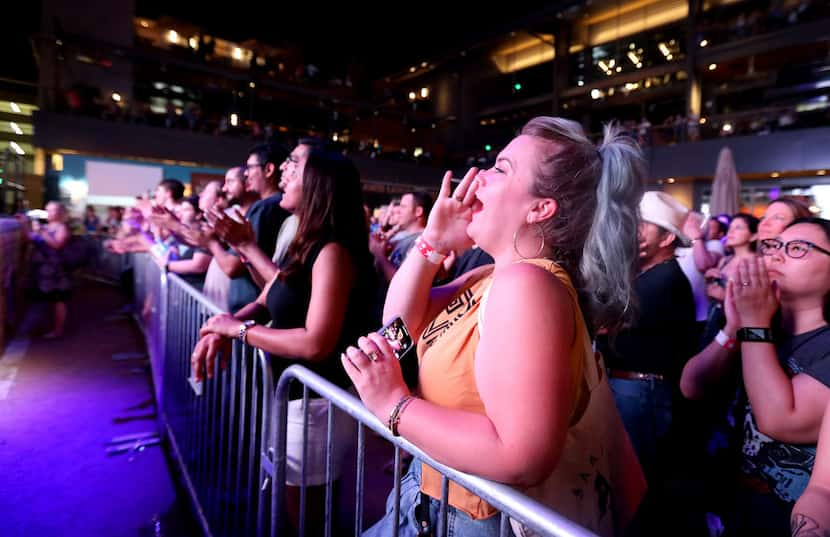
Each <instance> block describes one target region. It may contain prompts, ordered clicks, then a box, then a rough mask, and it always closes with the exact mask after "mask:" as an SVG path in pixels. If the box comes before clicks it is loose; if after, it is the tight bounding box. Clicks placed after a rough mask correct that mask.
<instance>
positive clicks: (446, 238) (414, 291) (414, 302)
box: [383, 168, 478, 334]
mask: <svg viewBox="0 0 830 537" xmlns="http://www.w3.org/2000/svg"><path fill="white" fill-rule="evenodd" d="M477 173H478V170H477V169H476V168H470V171H468V172H467V174H466V175H465V176H464V178H463V179H462V180H461V183H460V184H459V185H458V186H457V187H456V189H455V192H454V194H453V196H452V197H451V196H450V192H451V179H452V173H451V172H447V173H446V174H444V179H443V181H442V183H441V190H440V192H439V193H438V199H437V200H436V201H435V204H434V205H433V207H432V211H431V212H430V215H429V221H428V222H427V226H426V229H425V230H424V232H423V234H422V235H421V237H422V238H423V240H424V241H426V243H427V244H429V245H430V246H431V247H432V248H434V249H435V250H437V251H438V252H440V253H448V252H450V251H452V250H458V251H463V250H466V249H467V248H469V247H470V246H471V245H472V241H471V240H470V238H469V236H468V235H467V225H468V224H469V222H470V219H471V217H472V211H471V209H470V204H471V203H472V201H473V196H474V194H475V190H476V188H477V184H476V183H475V181H474V180H475V176H476V174H477ZM414 250H415V249H414V248H413V251H410V252H409V255H407V256H406V259H405V260H404V262H403V263H402V264H401V266H400V268H399V269H398V271H397V272H396V273H395V276H394V277H393V278H392V281H391V283H390V284H389V291H388V292H387V294H386V303H385V304H384V307H383V320H384V322H387V321H389V320H391V319H392V318H393V317H395V316H396V315H400V316H401V317H402V318H403V320H404V322H405V323H406V325H407V326H408V327H409V330H410V331H411V332H412V333H413V334H420V333H421V332H422V331H423V327H424V326H425V325H426V323H427V322H428V321H429V320H430V319H432V318H433V317H435V314H436V313H437V312H438V311H440V310H441V309H443V308H444V307H446V305H447V304H448V303H449V300H450V299H451V298H452V297H453V296H454V295H455V293H456V292H457V290H458V289H459V285H461V284H463V283H464V281H466V279H459V280H456V281H455V282H452V283H450V284H449V285H446V286H443V287H439V288H436V289H432V281H433V280H434V279H435V275H436V274H438V271H439V269H440V268H441V264H440V263H438V264H434V263H431V262H430V261H428V260H427V259H426V258H425V257H424V256H423V255H421V254H420V253H419V252H417V251H414Z"/></svg>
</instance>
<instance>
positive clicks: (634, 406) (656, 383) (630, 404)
mask: <svg viewBox="0 0 830 537" xmlns="http://www.w3.org/2000/svg"><path fill="white" fill-rule="evenodd" d="M608 383H609V384H610V385H611V391H612V392H613V393H614V401H615V402H616V403H617V410H619V412H620V417H622V420H623V424H624V425H625V430H626V431H627V432H628V436H629V437H630V438H631V444H632V445H633V446H634V451H636V452H637V457H638V458H639V459H640V464H641V465H642V466H643V470H644V471H645V472H646V474H647V475H648V473H649V470H651V469H653V468H654V465H655V463H656V462H657V451H658V444H659V443H660V441H661V440H662V439H663V437H665V436H666V433H667V432H668V431H669V427H670V426H671V422H672V390H671V387H670V386H669V384H668V383H667V382H665V381H660V380H628V379H618V378H609V379H608Z"/></svg>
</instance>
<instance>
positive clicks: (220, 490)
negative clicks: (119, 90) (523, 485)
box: [133, 254, 594, 537]
mask: <svg viewBox="0 0 830 537" xmlns="http://www.w3.org/2000/svg"><path fill="white" fill-rule="evenodd" d="M133 266H134V271H135V305H136V312H137V319H138V320H139V322H140V324H141V325H142V329H143V331H144V334H145V338H146V340H147V347H148V352H149V354H150V363H151V365H152V368H153V380H154V383H155V385H156V394H157V397H158V408H159V420H160V425H161V430H162V434H163V435H164V436H165V437H166V439H167V445H168V446H169V450H170V453H171V455H172V458H173V460H174V461H175V462H176V464H177V466H178V469H179V470H180V473H181V477H182V482H183V484H184V486H185V488H186V489H187V491H188V494H189V496H190V499H191V502H192V504H193V512H194V513H195V516H196V518H197V521H198V523H199V525H200V526H201V529H202V532H203V534H204V535H208V536H235V535H257V536H267V535H270V536H271V537H277V536H279V535H284V534H288V533H290V532H291V530H289V531H285V530H287V529H288V527H289V526H288V522H287V517H286V510H285V506H286V460H287V459H286V437H287V425H288V421H287V420H288V402H289V401H288V399H289V388H290V386H291V384H292V382H300V383H301V384H303V407H302V408H303V409H304V411H303V412H304V413H303V428H304V433H303V437H304V438H305V439H306V440H307V439H308V434H307V432H308V421H309V413H308V412H309V410H308V409H309V405H308V400H309V393H310V391H313V392H314V393H315V394H317V395H318V396H319V397H322V398H324V399H325V400H326V401H327V404H328V430H327V431H328V432H327V444H326V454H327V455H326V484H325V521H324V524H325V526H324V531H325V535H326V536H330V535H332V531H333V529H334V528H333V526H332V524H333V519H334V516H333V513H334V512H335V510H334V505H333V502H334V491H333V489H334V479H333V470H332V468H333V456H334V451H335V447H336V446H335V435H334V415H335V412H334V411H333V410H334V408H337V409H339V410H340V411H342V412H344V413H345V414H348V416H351V418H353V419H354V420H356V421H357V450H356V459H355V461H354V463H355V466H356V477H355V482H354V491H355V506H354V507H355V511H354V513H355V515H354V525H353V528H354V535H360V534H361V533H362V532H363V530H364V529H365V527H366V526H364V520H363V513H364V501H365V498H366V494H367V490H366V488H365V482H366V480H365V476H364V473H365V468H366V461H365V457H366V442H367V435H366V429H367V428H368V429H370V430H371V431H374V433H376V434H377V435H378V436H380V437H382V438H383V439H385V440H387V441H389V442H390V443H392V444H393V446H394V452H395V460H394V490H395V504H394V505H395V515H396V518H397V515H398V513H399V509H400V491H401V478H402V475H401V456H402V452H403V451H406V452H409V453H411V454H412V455H414V456H415V457H416V458H417V459H418V460H419V461H421V462H423V463H426V464H427V465H429V466H431V467H432V468H434V469H436V470H437V471H438V472H440V473H441V474H442V475H443V476H444V479H443V485H442V498H441V510H440V513H441V515H440V520H439V524H438V528H437V529H438V532H437V534H436V535H439V536H444V535H446V534H447V529H448V528H447V510H448V503H447V500H448V491H449V480H452V481H454V482H456V483H458V484H459V485H461V486H463V487H464V488H466V489H468V490H469V491H471V492H472V493H474V494H476V495H478V496H480V497H482V498H483V499H484V500H485V501H487V502H488V503H490V504H491V505H493V506H494V507H496V508H497V509H499V510H501V512H502V514H501V520H500V528H501V535H504V536H509V535H512V534H511V530H510V518H513V519H515V520H519V521H521V522H522V523H523V525H524V526H526V527H528V528H530V529H532V530H533V531H535V532H538V534H539V535H544V536H562V537H588V536H593V535H594V534H593V533H591V532H590V531H588V530H586V529H584V528H582V527H581V526H579V525H577V524H575V523H573V522H571V521H569V520H568V519H566V518H564V517H563V516H561V515H559V514H558V513H556V512H554V511H552V510H551V509H549V508H547V507H546V506H544V505H542V504H540V503H538V502H536V501H534V500H532V499H530V498H528V497H527V496H525V495H523V494H521V493H520V492H518V491H516V490H515V489H513V488H511V487H509V486H507V485H504V484H499V483H495V482H492V481H488V480H486V479H482V478H479V477H475V476H472V475H468V474H464V473H462V472H458V471H456V470H454V469H452V468H449V467H447V466H444V465H442V464H440V463H438V462H437V461H435V460H433V459H432V458H430V457H429V456H428V455H426V454H425V453H424V452H422V451H421V450H420V449H418V448H417V447H415V446H414V445H412V444H411V443H409V442H408V441H407V440H406V439H404V438H401V437H394V436H392V435H391V433H390V432H389V431H388V430H387V429H386V427H385V425H383V424H382V423H381V422H380V421H379V420H378V419H377V418H375V417H374V416H373V415H372V414H371V413H370V412H369V411H368V410H367V409H366V408H365V407H364V406H363V404H362V403H361V402H360V400H359V399H357V398H356V397H354V396H353V395H351V394H350V393H348V392H347V391H345V390H343V389H342V388H339V387H337V386H335V385H334V384H332V383H330V382H328V381H326V380H324V379H323V378H321V377H320V376H318V375H316V374H315V373H312V372H311V371H309V370H308V369H305V368H303V367H300V366H291V367H289V368H288V369H286V370H285V371H284V372H283V374H282V375H281V376H280V378H279V380H278V382H276V384H275V382H274V377H273V372H272V369H271V364H270V359H269V357H267V356H266V354H265V353H264V352H263V351H261V350H259V349H256V348H253V347H250V346H247V345H243V344H242V343H241V342H239V341H234V342H233V343H232V351H231V352H230V355H229V356H224V355H220V357H219V359H218V360H217V361H216V363H215V364H214V369H213V371H212V373H213V375H212V378H207V379H205V381H204V382H203V383H201V384H195V383H194V382H192V380H191V375H190V369H191V365H190V355H191V352H192V350H193V348H194V346H195V344H196V342H197V340H198V337H199V328H200V327H201V326H202V324H203V323H204V322H205V321H206V320H207V319H208V318H209V317H210V316H212V315H215V314H218V313H221V311H220V310H219V309H217V308H216V306H215V305H213V304H212V303H211V302H210V301H209V300H208V299H207V298H205V297H204V296H203V295H202V294H201V293H199V292H198V291H196V290H195V289H194V288H193V287H191V286H190V285H188V284H187V283H185V282H184V281H183V280H182V279H180V278H179V277H178V276H176V275H174V274H165V273H164V272H163V271H162V270H161V269H160V268H159V267H158V266H157V265H156V264H155V263H153V262H152V261H151V260H150V258H149V256H147V255H145V254H138V255H135V256H134V261H133ZM224 359H226V360H227V365H226V367H221V366H220V361H221V360H224ZM304 451H305V453H306V454H307V451H308V444H307V441H306V443H305V445H304ZM305 460H307V457H303V461H305ZM306 470H307V469H306V468H305V465H304V462H303V463H302V464H301V469H300V473H301V476H302V477H301V486H300V513H299V514H300V521H301V522H300V528H299V534H300V535H305V534H307V533H308V532H307V531H306V528H305V527H304V525H303V522H302V521H303V520H304V519H305V511H306V505H307V503H308V501H307V487H306V486H305V483H306V477H305V476H306ZM369 492H371V491H369ZM374 492H378V491H374ZM380 492H381V493H382V494H384V495H385V493H386V492H387V491H385V490H384V491H380ZM394 535H397V527H396V528H395V530H394Z"/></svg>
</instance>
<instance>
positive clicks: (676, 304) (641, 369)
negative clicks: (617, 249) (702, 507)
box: [597, 192, 696, 535]
mask: <svg viewBox="0 0 830 537" xmlns="http://www.w3.org/2000/svg"><path fill="white" fill-rule="evenodd" d="M687 213H688V209H686V207H684V206H683V204H682V203H680V202H679V201H677V200H676V199H674V198H672V197H671V196H670V195H668V194H666V193H665V192H646V193H645V194H644V195H643V199H642V200H641V202H640V220H641V221H640V233H639V235H640V245H639V246H640V273H639V275H638V276H637V278H636V280H635V282H634V288H635V292H636V296H637V302H636V307H637V311H638V315H637V316H636V319H635V320H634V321H633V322H632V324H631V326H629V327H627V328H626V329H624V330H623V331H621V332H620V333H619V334H618V335H617V337H616V339H615V340H614V341H613V342H610V341H609V340H608V339H607V338H603V337H600V338H598V342H597V343H598V346H599V348H600V350H601V351H602V353H603V355H604V357H605V362H606V365H607V366H608V370H609V371H608V373H609V383H610V385H611V389H612V391H613V393H614V398H615V400H616V403H617V409H618V410H619V411H620V415H621V416H622V419H623V423H624V424H625V428H626V430H627V431H628V434H629V436H630V437H631V441H632V443H633V445H634V449H635V450H636V451H637V455H638V457H639V458H640V463H641V465H642V467H643V470H644V471H645V473H646V479H647V480H648V485H649V489H650V496H651V498H652V500H656V501H655V502H654V503H652V505H651V507H652V508H651V509H649V512H650V514H649V515H646V518H647V520H644V521H643V522H644V523H645V526H646V527H644V528H642V529H643V530H644V531H643V534H644V535H646V534H650V533H651V531H652V530H655V532H656V531H657V528H658V527H659V525H660V524H661V522H663V521H665V520H666V519H667V518H668V517H678V514H679V513H677V512H676V510H675V509H677V508H678V504H679V503H681V502H676V501H673V500H671V499H670V498H669V497H668V496H669V494H668V491H667V490H666V489H665V488H664V485H665V479H666V472H665V469H666V459H667V458H668V457H669V456H670V453H671V452H672V451H673V450H674V447H675V446H673V445H671V446H670V445H668V444H669V441H670V438H671V437H672V436H671V435H669V432H670V429H671V428H672V421H673V417H675V416H674V415H675V412H674V411H675V410H676V407H677V404H678V402H679V399H680V398H679V379H680V373H681V372H682V370H683V366H684V364H685V363H686V361H687V360H688V359H689V358H690V357H691V356H692V355H693V354H694V353H695V351H696V348H695V303H694V298H693V295H692V288H691V286H690V285H689V280H688V279H687V278H686V276H685V275H684V274H683V271H682V270H681V268H680V265H679V264H678V263H677V260H676V259H675V257H674V250H675V248H676V247H678V246H681V245H683V244H687V243H688V239H687V238H686V236H685V235H684V233H683V223H684V221H685V219H686V215H687ZM674 462H675V463H677V462H678V461H674ZM680 464H682V462H680ZM681 516H682V515H681ZM672 527H676V525H675V524H673V525H672ZM663 529H664V530H665V529H666V528H665V527H663Z"/></svg>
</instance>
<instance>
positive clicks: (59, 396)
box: [0, 284, 194, 537]
mask: <svg viewBox="0 0 830 537" xmlns="http://www.w3.org/2000/svg"><path fill="white" fill-rule="evenodd" d="M122 302H123V301H122V299H121V298H120V296H119V294H118V293H117V291H116V290H115V289H113V288H108V287H105V286H101V285H91V284H82V285H81V286H80V287H79V288H77V289H76V290H75V293H74V296H73V300H72V302H71V303H70V306H69V320H68V323H67V331H66V335H65V336H64V337H63V338H61V339H59V340H50V341H45V340H42V339H38V337H37V335H36V334H38V333H42V332H43V331H44V330H43V327H42V326H38V324H42V323H40V322H39V320H40V319H42V318H43V316H44V315H46V314H47V313H48V310H45V309H44V308H42V307H33V308H30V310H29V312H28V315H27V319H26V321H24V326H23V327H21V329H19V330H18V334H17V337H16V338H15V340H13V341H12V342H11V344H10V345H8V346H7V348H6V349H5V353H4V354H3V355H2V357H0V469H2V470H0V471H2V478H0V521H2V522H0V528H1V529H0V533H2V534H3V535H4V536H14V537H17V536H53V535H60V536H67V537H70V536H76V535H77V536H85V537H91V536H106V537H118V536H125V537H136V536H139V537H143V536H157V535H165V536H167V537H173V536H179V535H182V536H184V535H193V534H194V532H193V531H192V524H191V523H190V522H189V516H188V515H187V513H186V511H185V510H184V509H183V508H182V506H181V502H177V500H176V493H175V488H174V484H173V482H172V480H171V478H170V474H169V472H168V467H167V464H166V461H165V456H164V452H163V451H162V450H161V448H160V447H158V446H156V447H149V448H146V449H144V450H143V451H130V452H128V453H124V454H120V455H108V454H107V453H106V447H107V443H108V441H110V440H111V439H112V438H113V437H117V436H122V435H128V434H133V433H139V432H143V431H155V430H156V421H155V408H154V405H153V399H152V389H151V384H150V380H149V379H150V377H149V371H148V369H147V368H146V367H144V366H143V364H142V361H141V360H126V361H114V360H113V359H112V355H113V354H115V353H122V352H143V351H144V345H143V341H142V339H141V337H140V334H139V332H138V331H137V330H136V328H135V326H134V324H133V322H132V321H131V320H129V319H128V318H127V317H124V316H121V317H118V316H114V315H113V314H114V313H116V311H117V309H118V308H119V307H120V305H121V303H122Z"/></svg>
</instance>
